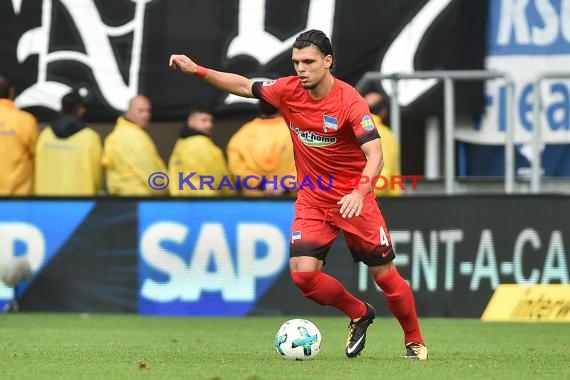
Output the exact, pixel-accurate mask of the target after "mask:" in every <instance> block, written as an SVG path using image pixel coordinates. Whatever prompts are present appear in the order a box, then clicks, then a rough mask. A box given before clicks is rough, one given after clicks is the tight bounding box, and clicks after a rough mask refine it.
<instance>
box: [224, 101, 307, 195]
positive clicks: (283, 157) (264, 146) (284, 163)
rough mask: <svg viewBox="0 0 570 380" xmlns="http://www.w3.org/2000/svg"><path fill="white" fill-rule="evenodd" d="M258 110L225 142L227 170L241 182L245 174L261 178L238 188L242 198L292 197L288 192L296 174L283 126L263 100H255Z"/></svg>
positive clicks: (287, 129) (294, 181) (291, 192)
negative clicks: (287, 195)
mask: <svg viewBox="0 0 570 380" xmlns="http://www.w3.org/2000/svg"><path fill="white" fill-rule="evenodd" d="M258 111H259V117H257V118H255V119H253V120H252V121H250V122H249V123H246V124H244V125H243V126H241V128H240V129H239V130H238V131H237V132H236V133H235V134H234V135H233V136H232V138H231V139H230V141H229V143H228V146H227V148H226V151H227V154H228V164H229V167H230V171H231V172H232V174H233V175H234V176H236V177H237V176H239V177H240V178H241V179H243V178H246V176H248V175H253V176H256V177H257V178H260V179H261V180H260V181H258V182H257V183H253V182H254V181H247V185H248V186H242V187H241V188H242V194H243V195H245V196H267V195H270V196H277V195H283V194H285V193H289V194H295V193H296V192H295V191H288V189H292V188H294V187H295V186H296V174H297V173H296V170H295V161H294V159H293V143H292V142H291V135H290V133H289V128H287V123H286V122H285V120H284V119H283V117H282V116H281V115H280V114H279V111H278V110H277V108H275V107H274V106H272V105H271V104H269V103H267V102H265V101H262V100H260V101H259V105H258ZM275 178H276V179H277V180H276V181H275ZM242 182H243V181H242ZM273 182H277V183H276V185H277V186H275V184H274V183H273ZM253 187H255V189H253Z"/></svg>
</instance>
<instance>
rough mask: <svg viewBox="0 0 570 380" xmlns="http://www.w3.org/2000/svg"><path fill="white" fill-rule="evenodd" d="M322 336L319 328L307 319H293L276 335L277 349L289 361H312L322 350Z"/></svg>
mask: <svg viewBox="0 0 570 380" xmlns="http://www.w3.org/2000/svg"><path fill="white" fill-rule="evenodd" d="M322 338H323V337H322V335H321V332H320V331H319V329H318V328H317V326H315V325H314V324H313V322H311V321H307V320H306V319H291V320H289V321H287V322H285V323H283V324H282V325H281V327H280V328H279V330H278V331H277V335H275V349H276V350H277V353H278V354H279V356H281V357H282V358H283V359H289V360H311V359H314V357H315V356H317V354H318V353H319V350H320V349H321V342H322Z"/></svg>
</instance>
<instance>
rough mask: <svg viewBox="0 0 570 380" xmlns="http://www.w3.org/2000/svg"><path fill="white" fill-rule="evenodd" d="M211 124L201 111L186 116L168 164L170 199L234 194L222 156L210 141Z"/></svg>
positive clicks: (208, 113)
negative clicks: (173, 197)
mask: <svg viewBox="0 0 570 380" xmlns="http://www.w3.org/2000/svg"><path fill="white" fill-rule="evenodd" d="M213 120H214V119H213V117H212V114H211V113H210V112H208V111H207V110H205V109H201V108H193V109H191V110H190V112H189V113H188V117H187V119H186V123H184V125H183V126H182V129H181V130H180V135H179V137H178V140H177V141H176V145H175V146H174V149H173V151H172V155H171V156H170V160H169V163H168V176H169V178H170V186H169V188H170V195H172V196H176V197H183V196H223V195H234V194H235V193H236V192H235V184H234V181H233V179H232V177H231V175H230V172H229V170H228V165H227V163H226V158H225V157H224V153H223V152H222V150H221V149H220V148H219V147H218V146H217V145H216V144H215V143H214V142H213V141H212V139H211V137H210V136H211V134H212V128H213ZM192 173H195V174H192ZM222 181H223V182H222ZM206 182H208V183H210V182H211V183H210V184H207V183H206Z"/></svg>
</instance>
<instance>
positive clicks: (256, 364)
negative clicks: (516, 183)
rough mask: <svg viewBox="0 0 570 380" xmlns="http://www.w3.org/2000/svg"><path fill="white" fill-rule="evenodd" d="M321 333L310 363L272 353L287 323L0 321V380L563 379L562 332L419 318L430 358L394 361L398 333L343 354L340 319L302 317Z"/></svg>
mask: <svg viewBox="0 0 570 380" xmlns="http://www.w3.org/2000/svg"><path fill="white" fill-rule="evenodd" d="M305 318H307V319H310V320H311V321H313V322H314V323H315V324H316V325H317V326H318V327H319V329H320V330H321V333H322V334H323V343H322V347H321V352H320V353H319V354H318V356H317V357H316V358H315V359H314V360H312V361H304V362H295V361H286V360H283V359H281V358H280V357H279V356H278V355H277V353H276V350H275V348H274V346H273V341H274V338H275V333H276V332H277V329H278V328H279V326H280V325H281V323H283V322H284V321H285V320H286V319H288V318H287V317H247V318H156V317H141V316H134V315H77V314H27V313H15V314H4V315H0V340H1V343H0V378H1V379H4V380H7V379H135V378H136V379H147V378H148V379H209V380H214V379H248V380H253V379H287V380H289V379H311V380H312V379H343V380H344V379H380V378H382V379H422V380H424V379H546V378H550V379H569V378H570V364H569V363H570V324H531V323H483V322H480V321H478V320H474V319H427V318H426V319H422V320H421V324H422V328H423V333H424V337H425V339H426V342H427V345H428V348H429V352H430V356H429V359H428V361H426V362H418V361H408V360H405V359H403V354H404V350H403V347H402V346H403V345H402V335H401V330H400V327H399V325H398V324H397V322H396V321H395V320H394V319H391V318H377V319H376V321H375V322H374V324H373V325H372V326H371V327H370V329H369V330H368V336H367V342H366V348H365V350H364V351H363V354H362V355H361V356H359V357H358V358H356V359H348V358H347V357H345V355H344V343H345V339H346V332H347V328H346V327H347V323H348V320H347V319H346V318H340V317H306V316H305Z"/></svg>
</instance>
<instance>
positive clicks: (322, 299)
mask: <svg viewBox="0 0 570 380" xmlns="http://www.w3.org/2000/svg"><path fill="white" fill-rule="evenodd" d="M291 278H292V279H293V282H294V283H295V285H297V287H298V288H299V289H301V291H302V292H303V295H304V296H305V297H307V298H310V299H312V300H313V301H315V302H316V303H318V304H321V305H330V306H334V307H336V308H337V309H339V310H340V311H342V312H343V313H345V314H346V315H348V316H349V317H350V318H351V319H357V318H360V317H362V316H364V315H365V314H366V311H367V308H366V304H365V303H364V302H362V301H361V300H359V299H358V298H356V297H355V296H353V295H352V294H350V293H349V292H348V291H347V290H346V289H345V288H344V286H343V285H342V284H341V283H340V282H339V281H338V280H337V279H335V278H334V277H331V276H329V275H327V274H325V273H323V272H321V271H320V270H316V271H313V272H291Z"/></svg>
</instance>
